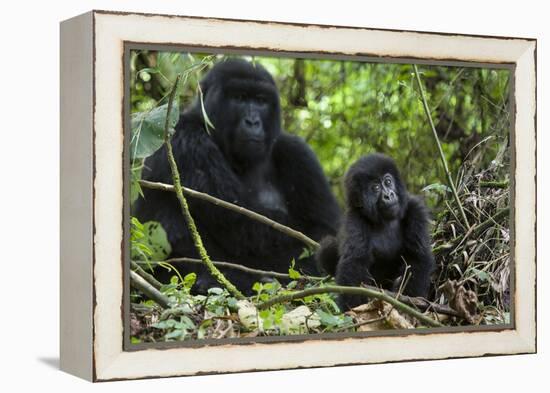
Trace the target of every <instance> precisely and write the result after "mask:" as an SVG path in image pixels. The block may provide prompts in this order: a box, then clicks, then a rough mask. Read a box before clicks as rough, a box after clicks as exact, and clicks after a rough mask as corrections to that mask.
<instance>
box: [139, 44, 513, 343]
mask: <svg viewBox="0 0 550 393" xmlns="http://www.w3.org/2000/svg"><path fill="white" fill-rule="evenodd" d="M225 58H227V56H224V55H209V54H200V53H193V54H191V53H169V52H152V51H132V52H131V62H130V66H131V81H130V85H131V86H130V89H131V97H130V102H131V111H132V113H133V114H132V145H131V149H132V152H133V153H132V168H131V185H132V190H131V194H132V195H131V198H132V202H133V201H134V200H135V199H136V198H137V195H139V193H140V188H139V184H138V183H137V181H138V180H139V178H140V175H141V168H142V166H143V159H144V158H145V157H147V156H148V155H150V154H152V153H153V152H154V151H155V150H156V149H158V148H159V147H160V146H161V145H162V142H163V134H162V132H163V127H164V121H165V116H166V97H167V93H168V92H169V89H170V88H171V83H172V82H171V81H173V80H175V77H176V75H178V74H180V75H182V83H181V84H180V86H178V90H177V102H178V104H179V105H180V106H181V107H186V106H188V105H190V104H191V103H192V100H194V99H199V100H201V101H200V102H201V103H202V91H200V86H199V81H200V79H201V78H202V77H203V76H204V75H205V73H206V72H208V70H209V69H210V68H211V67H212V66H213V65H214V64H215V63H216V62H218V61H223V60H224V59H225ZM248 59H250V60H253V61H255V62H257V63H259V64H261V65H263V66H264V67H266V68H267V69H268V71H269V72H270V73H271V74H272V75H273V76H274V79H275V81H276V84H277V86H278V88H279V90H280V93H281V107H282V116H283V118H282V122H283V125H284V128H285V130H286V131H287V132H290V133H293V134H296V135H299V136H301V137H302V138H304V139H305V140H306V141H307V142H308V144H309V145H310V146H311V147H312V149H313V150H314V151H315V153H316V155H317V157H318V158H319V160H320V162H321V165H322V167H323V169H324V171H325V174H326V175H327V177H328V179H329V181H330V184H331V186H332V188H333V191H334V193H335V195H337V198H338V200H339V202H340V203H341V204H342V205H343V194H342V187H341V183H342V177H343V175H344V173H345V172H346V170H347V168H348V167H349V165H350V164H351V163H353V162H354V161H355V160H357V159H358V158H359V157H360V156H361V155H364V154H367V153H370V152H381V153H385V154H388V155H390V156H391V157H393V158H394V159H395V161H396V163H397V165H398V166H399V168H400V169H401V172H402V174H403V175H404V178H405V181H406V183H407V187H408V188H409V190H411V191H412V192H413V193H417V194H421V195H422V196H423V197H424V198H425V199H426V201H427V203H428V205H429V206H430V208H431V210H432V213H433V218H434V228H433V240H434V243H433V246H434V253H435V255H436V259H437V263H438V271H437V277H435V280H434V285H433V286H434V291H433V292H434V293H433V298H434V299H435V301H436V303H438V304H445V305H446V304H450V303H451V301H452V299H450V298H449V295H448V294H446V293H445V292H444V290H443V289H442V288H443V286H444V284H445V283H447V282H449V281H450V280H454V281H456V282H458V283H459V285H461V286H464V288H466V290H468V291H473V292H475V293H476V295H477V296H478V301H479V319H478V320H477V321H476V322H475V323H478V324H492V323H502V322H506V321H508V320H509V311H510V288H509V285H510V279H509V276H510V266H509V265H510V262H509V254H510V240H509V239H510V234H509V224H508V216H507V215H506V214H501V213H502V212H503V209H507V208H508V206H509V187H508V182H509V173H510V152H509V137H508V135H509V129H510V120H511V119H510V111H509V84H510V72H509V71H508V70H499V69H489V68H476V67H448V66H421V67H419V70H420V72H421V78H422V81H423V83H424V85H425V88H426V94H427V100H428V103H429V107H430V110H431V115H432V117H433V119H434V123H435V126H436V129H437V132H438V137H439V139H440V140H441V143H442V148H443V151H444V154H445V157H446V159H447V162H448V163H449V169H450V172H451V174H452V176H453V179H455V183H456V188H457V190H458V194H459V199H460V201H461V204H462V206H463V208H464V210H465V211H466V215H467V216H468V221H469V223H470V224H471V225H472V227H473V228H477V229H478V231H477V232H475V233H472V232H469V230H468V228H466V227H465V226H464V223H462V220H461V219H460V215H459V214H457V212H458V206H457V204H456V201H455V200H454V199H453V198H452V197H451V193H450V187H449V184H447V180H446V177H445V173H444V171H443V168H442V166H441V165H440V162H439V159H438V153H437V147H436V145H435V143H434V138H433V135H432V133H431V130H430V128H429V124H428V122H427V119H426V115H425V113H424V110H423V107H422V103H421V101H420V96H419V92H418V86H417V85H416V83H415V80H414V74H413V69H412V66H411V65H409V64H384V63H368V62H359V61H335V60H311V59H307V60H306V59H291V58H282V57H280V58H277V57H255V58H250V57H248ZM201 107H202V108H203V113H204V114H205V119H206V123H207V124H206V125H205V128H206V129H207V130H211V129H212V128H213V126H212V124H208V123H209V120H208V116H207V115H208V114H207V113H206V110H205V108H204V105H201ZM172 114H173V115H174V116H173V118H171V119H170V123H171V126H172V127H173V126H174V125H175V124H176V122H177V116H178V111H173V112H172ZM171 117H172V116H171ZM496 215H497V216H496ZM495 216H496V217H497V219H496V220H493V221H491V217H495ZM182 219H183V217H182ZM487 220H489V224H488V225H487ZM473 235H475V236H473ZM243 241H246V240H243ZM131 249H132V258H133V259H136V260H138V261H142V262H149V261H162V260H164V259H165V258H166V257H167V256H168V255H169V253H170V248H169V244H168V242H167V240H166V234H165V233H164V231H163V230H162V228H160V226H159V225H158V223H145V224H141V223H139V222H138V221H137V220H135V219H134V218H133V219H132V223H131ZM165 266H168V265H166V264H165ZM289 276H290V280H289V282H287V283H282V282H279V281H276V280H273V281H270V282H261V281H259V282H257V283H256V284H255V285H254V288H253V289H254V292H255V294H254V296H252V297H250V298H248V299H247V300H245V301H237V299H235V298H233V297H232V296H231V295H230V294H229V293H228V292H227V291H226V290H224V289H220V288H211V289H210V291H209V293H208V295H206V296H201V295H193V294H192V292H191V289H192V286H193V284H194V280H195V277H194V276H193V275H187V276H185V277H178V276H177V275H176V276H174V277H173V278H172V281H171V282H170V283H169V284H167V285H164V286H163V287H162V288H161V292H162V293H163V294H164V295H166V296H168V297H169V298H170V299H171V300H173V301H174V304H175V305H174V306H173V308H171V309H169V310H161V309H160V308H159V307H158V306H157V305H155V304H154V303H153V302H151V301H148V300H145V299H142V298H140V297H139V294H138V293H136V292H134V295H137V297H136V296H135V297H134V298H133V299H134V300H135V301H134V303H133V305H132V331H133V341H134V342H138V341H174V340H184V339H185V340H187V339H197V338H222V337H225V338H230V337H254V336H256V335H282V334H305V333H322V332H351V331H356V330H358V329H362V328H361V327H359V325H360V324H364V323H365V318H366V317H365V316H364V315H363V317H361V318H360V317H359V316H358V315H359V314H358V312H355V313H354V312H352V313H349V312H348V313H345V314H342V313H341V312H340V311H339V310H338V307H337V306H336V303H335V302H334V295H332V294H321V295H314V296H310V297H307V298H304V299H301V300H296V301H293V302H291V303H282V304H276V305H274V306H272V307H270V308H268V309H266V310H258V308H257V304H258V303H261V302H263V301H266V300H269V299H271V298H273V297H274V296H279V295H282V294H285V293H288V292H289V291H295V290H300V289H304V288H311V287H314V286H323V285H327V284H329V283H330V281H326V280H319V279H310V278H308V277H306V276H304V275H302V274H301V273H300V272H299V271H298V270H297V269H296V268H295V264H294V261H289ZM382 309H384V307H381V308H380V309H379V310H378V309H377V310H378V311H376V310H375V314H376V313H378V314H376V315H377V316H376V315H375V317H374V318H372V321H378V320H379V319H382V320H386V321H387V315H389V312H384V313H383V312H382V311H380V310H382ZM394 311H395V310H392V313H393V312H394ZM372 321H371V319H369V318H366V323H367V324H371V322H372ZM445 323H446V324H447V325H456V324H463V323H465V321H464V320H461V319H460V318H454V317H453V318H450V319H448V320H446V321H445ZM470 323H471V321H470Z"/></svg>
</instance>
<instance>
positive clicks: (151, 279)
mask: <svg viewBox="0 0 550 393" xmlns="http://www.w3.org/2000/svg"><path fill="white" fill-rule="evenodd" d="M144 263H145V264H147V262H144ZM130 266H131V267H132V269H134V271H135V272H136V274H138V275H140V276H141V277H142V278H143V279H144V280H145V281H147V282H148V283H149V284H151V285H152V286H153V287H155V288H156V289H160V287H162V283H161V282H159V281H157V279H156V278H155V277H153V276H152V275H151V274H149V273H147V272H146V271H145V270H144V269H143V268H142V267H141V266H139V264H138V263H136V262H135V261H130Z"/></svg>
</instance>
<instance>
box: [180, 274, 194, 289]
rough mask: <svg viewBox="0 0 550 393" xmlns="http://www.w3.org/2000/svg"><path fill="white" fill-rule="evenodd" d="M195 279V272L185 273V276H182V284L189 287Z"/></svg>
mask: <svg viewBox="0 0 550 393" xmlns="http://www.w3.org/2000/svg"><path fill="white" fill-rule="evenodd" d="M196 281H197V274H196V273H189V274H186V275H185V277H184V278H183V286H184V287H185V288H187V289H191V288H192V287H193V285H194V284H195V282H196Z"/></svg>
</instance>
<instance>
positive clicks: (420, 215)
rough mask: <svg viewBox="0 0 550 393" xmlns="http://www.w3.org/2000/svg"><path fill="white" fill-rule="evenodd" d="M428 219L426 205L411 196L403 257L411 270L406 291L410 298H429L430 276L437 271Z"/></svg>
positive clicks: (404, 230) (406, 213) (407, 211)
mask: <svg viewBox="0 0 550 393" xmlns="http://www.w3.org/2000/svg"><path fill="white" fill-rule="evenodd" d="M428 217H429V213H428V211H427V209H426V206H425V205H424V203H423V202H422V201H421V200H420V199H419V198H418V197H415V196H410V199H409V202H408V205H407V210H406V212H405V216H404V218H403V234H404V239H403V241H404V244H403V248H404V250H403V257H404V259H405V261H406V263H407V264H409V265H410V269H411V277H410V279H409V282H408V283H407V286H406V288H405V290H404V293H405V294H406V295H408V296H422V297H427V296H428V291H429V288H430V275H431V273H432V272H433V270H434V269H435V261H434V257H433V254H432V251H431V244H430V236H429V228H428Z"/></svg>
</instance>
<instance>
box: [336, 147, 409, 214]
mask: <svg viewBox="0 0 550 393" xmlns="http://www.w3.org/2000/svg"><path fill="white" fill-rule="evenodd" d="M346 194H347V198H348V205H349V206H350V208H353V209H356V210H357V211H359V213H360V214H361V215H362V216H364V217H365V218H366V219H367V220H368V221H370V222H372V223H375V224H380V223H383V222H385V221H392V220H394V219H397V218H401V217H402V216H403V214H404V209H405V206H406V202H407V200H406V199H407V192H406V190H405V186H404V185H403V183H402V181H401V179H400V177H399V172H398V170H397V167H396V166H395V163H394V162H393V160H391V159H390V158H389V157H386V156H383V155H381V154H371V155H370V156H367V157H363V158H361V159H360V160H359V161H357V162H356V163H355V164H354V165H352V167H351V168H350V170H349V171H348V174H347V176H346Z"/></svg>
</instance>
